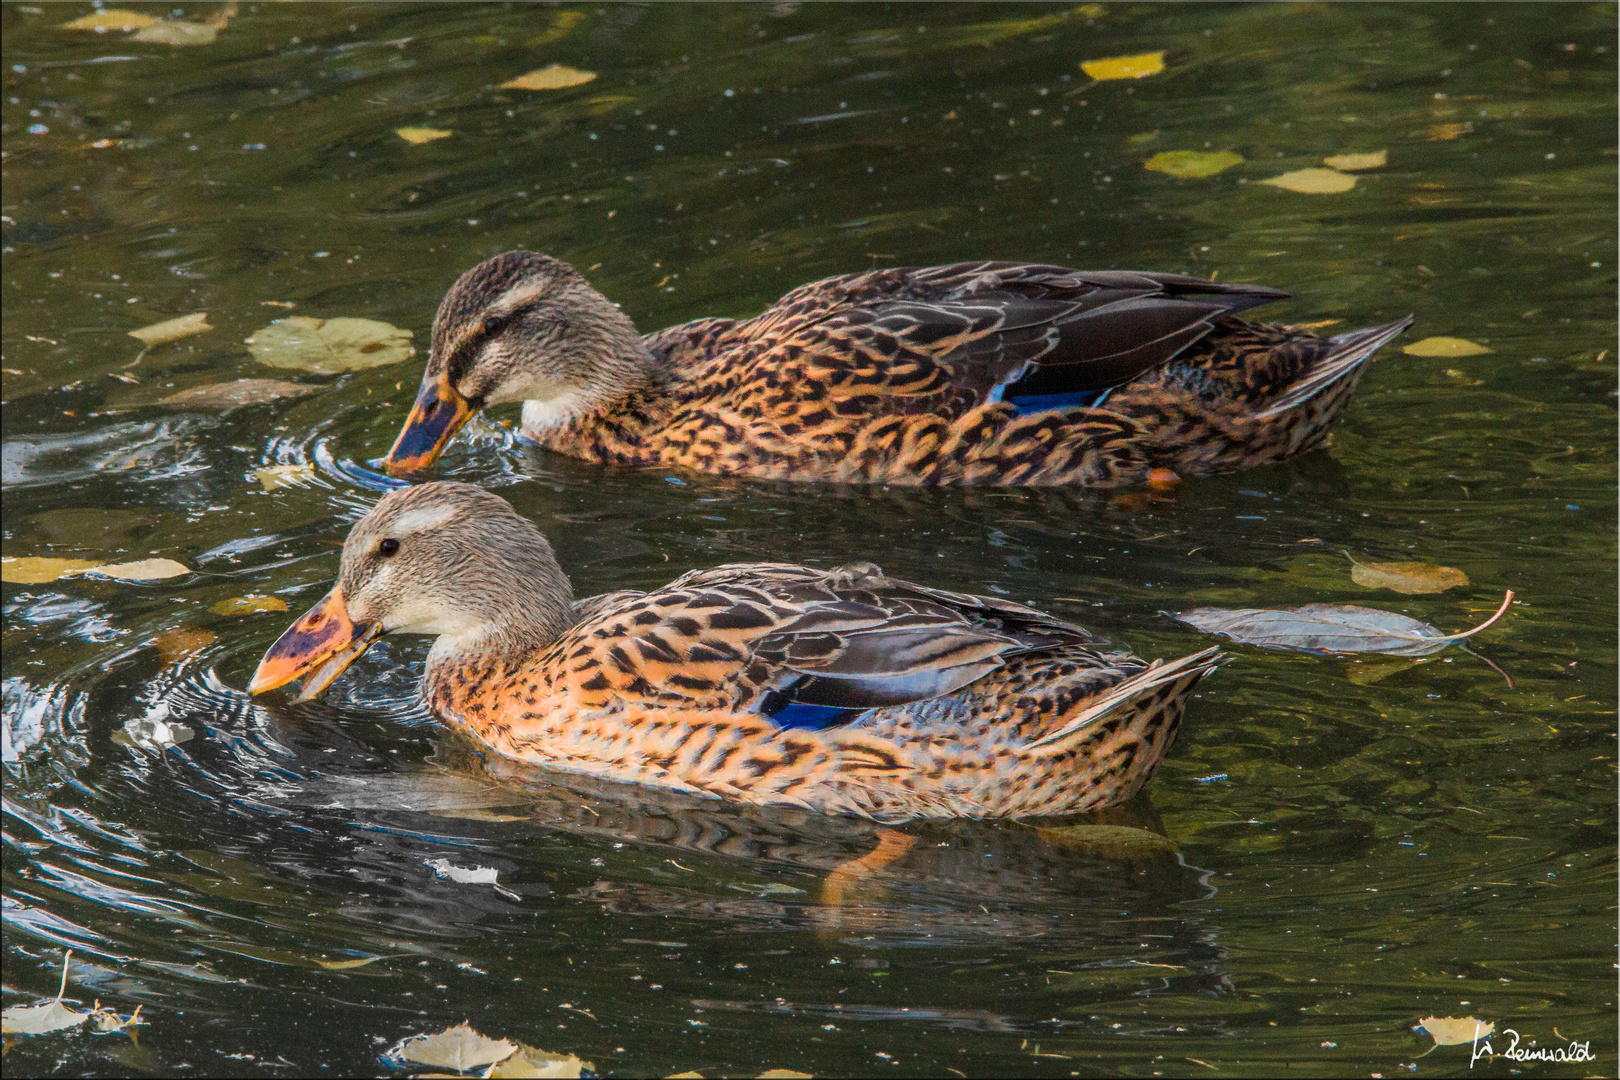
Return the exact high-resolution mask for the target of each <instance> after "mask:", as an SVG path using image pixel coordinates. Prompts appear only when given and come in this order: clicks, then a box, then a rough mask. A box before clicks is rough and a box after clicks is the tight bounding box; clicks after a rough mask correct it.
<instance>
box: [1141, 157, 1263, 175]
mask: <svg viewBox="0 0 1620 1080" xmlns="http://www.w3.org/2000/svg"><path fill="white" fill-rule="evenodd" d="M1241 164H1243V155H1242V154H1234V153H1233V152H1232V151H1230V150H1218V151H1216V152H1215V153H1213V154H1209V153H1205V152H1204V151H1202V150H1166V151H1164V152H1162V153H1158V154H1154V155H1153V156H1152V157H1150V158H1148V159H1147V161H1146V162H1144V163H1143V165H1142V167H1143V168H1145V169H1147V170H1149V171H1150V172H1162V173H1168V174H1169V175H1171V176H1174V177H1177V178H1179V179H1182V180H1191V179H1196V178H1198V177H1201V176H1214V175H1215V174H1216V173H1218V172H1225V171H1226V170H1227V169H1230V168H1231V167H1232V166H1234V165H1241Z"/></svg>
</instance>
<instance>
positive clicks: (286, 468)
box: [253, 465, 315, 491]
mask: <svg viewBox="0 0 1620 1080" xmlns="http://www.w3.org/2000/svg"><path fill="white" fill-rule="evenodd" d="M253 475H254V476H256V477H257V478H258V480H259V483H261V484H263V485H264V490H266V491H274V490H276V488H284V487H303V486H304V485H305V484H307V483H309V481H311V480H313V479H315V466H313V465H271V466H270V467H269V468H265V469H254V470H253Z"/></svg>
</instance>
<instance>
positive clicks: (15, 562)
mask: <svg viewBox="0 0 1620 1080" xmlns="http://www.w3.org/2000/svg"><path fill="white" fill-rule="evenodd" d="M98 565H100V564H99V563H97V562H96V561H95V560H94V559H45V558H39V557H37V556H32V555H30V556H27V557H25V558H21V559H0V581H4V582H8V583H9V584H12V585H43V584H45V583H46V582H47V581H55V580H56V579H57V578H60V577H62V576H64V575H66V574H73V573H77V572H79V571H80V570H88V569H90V568H91V567H92V566H98Z"/></svg>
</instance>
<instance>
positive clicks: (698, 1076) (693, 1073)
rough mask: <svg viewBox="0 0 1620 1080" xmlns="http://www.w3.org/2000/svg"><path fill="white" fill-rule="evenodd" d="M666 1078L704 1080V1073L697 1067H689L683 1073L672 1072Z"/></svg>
mask: <svg viewBox="0 0 1620 1080" xmlns="http://www.w3.org/2000/svg"><path fill="white" fill-rule="evenodd" d="M664 1080H703V1074H702V1073H700V1072H698V1071H697V1070H696V1069H688V1070H686V1071H685V1072H683V1073H670V1074H669V1075H668V1076H666V1077H664Z"/></svg>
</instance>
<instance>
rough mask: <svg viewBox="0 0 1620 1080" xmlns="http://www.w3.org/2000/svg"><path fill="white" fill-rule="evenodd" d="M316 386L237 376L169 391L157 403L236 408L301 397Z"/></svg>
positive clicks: (181, 406) (197, 407)
mask: <svg viewBox="0 0 1620 1080" xmlns="http://www.w3.org/2000/svg"><path fill="white" fill-rule="evenodd" d="M318 389H320V388H319V387H317V386H309V385H308V384H306V383H295V382H285V381H283V380H281V379H237V380H236V381H234V382H220V383H206V384H204V385H202V386H193V387H190V388H189V389H186V390H181V391H180V392H178V393H174V394H170V395H169V396H168V397H166V398H163V399H161V400H160V401H159V402H158V404H159V405H169V406H172V407H174V408H177V409H238V408H241V407H242V406H243V405H262V404H264V403H265V402H267V401H276V400H278V399H280V398H294V397H303V396H304V395H305V394H312V393H314V392H315V391H316V390H318Z"/></svg>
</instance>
